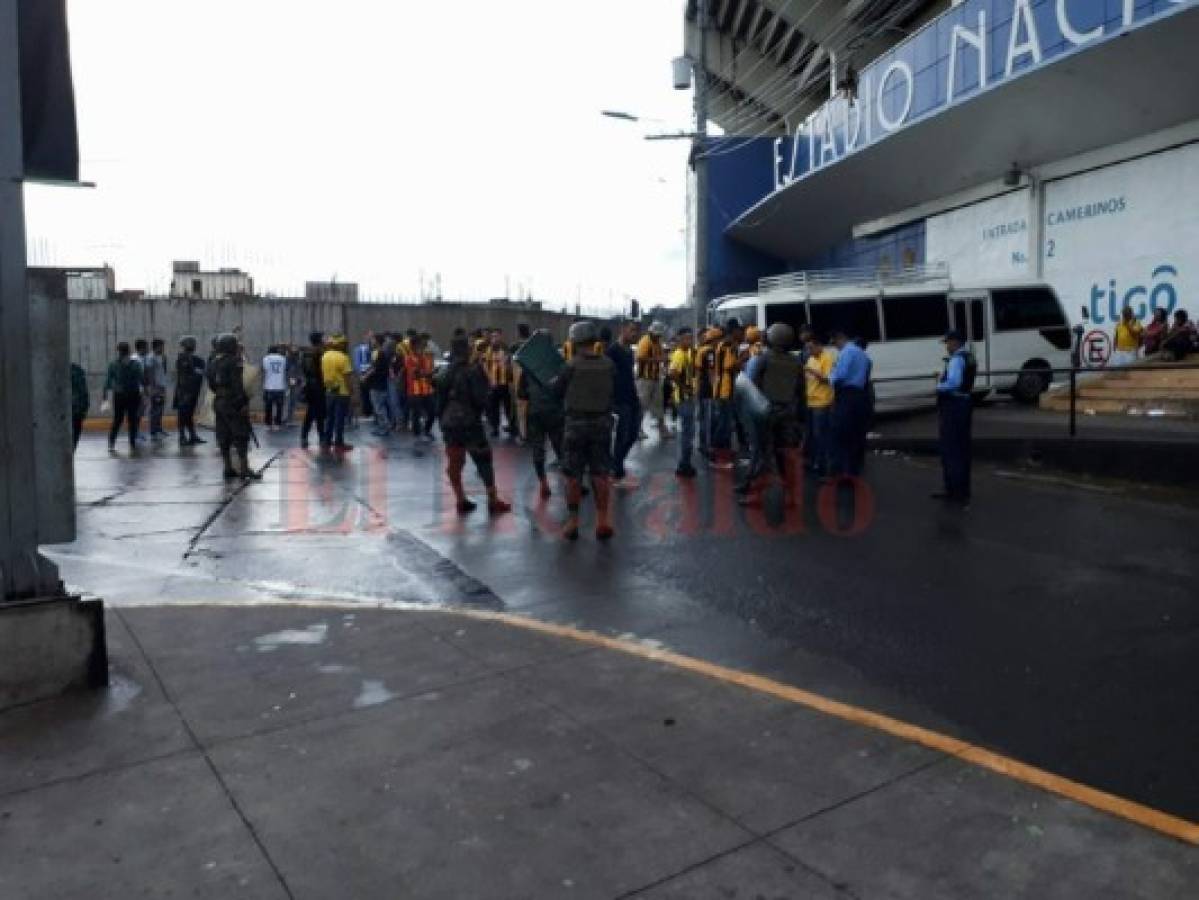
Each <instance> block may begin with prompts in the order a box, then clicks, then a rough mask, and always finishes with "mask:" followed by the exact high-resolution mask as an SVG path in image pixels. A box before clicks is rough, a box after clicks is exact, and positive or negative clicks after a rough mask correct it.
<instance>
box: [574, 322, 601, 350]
mask: <svg viewBox="0 0 1199 900" xmlns="http://www.w3.org/2000/svg"><path fill="white" fill-rule="evenodd" d="M598 340H599V332H598V331H596V328H595V323H594V322H575V323H574V324H573V325H571V326H570V342H571V343H572V344H574V345H575V346H579V345H582V344H594V343H595V342H596V341H598Z"/></svg>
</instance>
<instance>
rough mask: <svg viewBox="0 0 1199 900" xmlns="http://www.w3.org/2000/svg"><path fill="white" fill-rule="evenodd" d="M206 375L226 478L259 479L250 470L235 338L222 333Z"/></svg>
mask: <svg viewBox="0 0 1199 900" xmlns="http://www.w3.org/2000/svg"><path fill="white" fill-rule="evenodd" d="M207 374H208V388H209V390H211V391H212V394H213V411H214V413H215V415H216V439H217V446H219V447H220V449H221V458H222V459H223V460H224V461H225V477H226V478H244V479H252V480H255V481H256V480H258V479H259V478H261V477H262V476H261V475H259V474H258V473H257V472H255V471H254V470H253V469H252V468H250V397H249V395H248V394H246V387H245V384H244V382H243V381H242V357H241V348H240V347H239V346H238V343H237V336H236V335H233V334H222V335H221V336H220V337H219V338H217V341H216V353H215V355H214V356H213V357H212V359H211V361H210V363H209V365H208V373H207ZM234 450H236V451H237V457H238V459H237V462H238V465H237V466H236V467H235V466H234V465H233V457H232V451H234Z"/></svg>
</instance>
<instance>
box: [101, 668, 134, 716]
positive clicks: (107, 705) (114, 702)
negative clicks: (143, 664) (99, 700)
mask: <svg viewBox="0 0 1199 900" xmlns="http://www.w3.org/2000/svg"><path fill="white" fill-rule="evenodd" d="M141 692H142V686H141V685H140V684H138V683H137V682H136V681H134V680H132V679H130V678H126V677H125V676H124V675H117V674H116V673H112V674H110V675H109V677H108V690H107V691H105V692H104V706H103V709H102V712H103V714H104V715H106V716H117V715H120V714H121V713H123V712H124V711H125V710H127V709H128V708H129V707H130V706H131V705H132V704H133V701H134V700H136V699H137V697H138V695H139V694H141Z"/></svg>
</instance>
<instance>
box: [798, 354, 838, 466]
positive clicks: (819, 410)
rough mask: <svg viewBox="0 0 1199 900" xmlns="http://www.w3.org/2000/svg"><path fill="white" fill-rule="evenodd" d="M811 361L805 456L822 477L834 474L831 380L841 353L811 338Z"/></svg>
mask: <svg viewBox="0 0 1199 900" xmlns="http://www.w3.org/2000/svg"><path fill="white" fill-rule="evenodd" d="M807 350H808V361H807V363H805V364H804V381H805V384H806V396H807V401H808V435H807V441H806V442H805V447H804V449H805V451H806V452H805V455H806V456H807V458H808V466H809V467H810V468H811V469H812V470H813V471H814V472H817V473H819V474H821V475H826V474H828V473H829V472H830V471H831V466H832V450H833V443H832V429H833V386H832V384H830V383H829V376H830V374H831V373H832V371H833V366H834V365H835V364H836V362H837V351H836V350H834V349H833V348H832V347H826V346H825V345H824V340H823V339H822V338H821V337H820V335H818V334H815V333H813V334H811V335H809V337H808V346H807Z"/></svg>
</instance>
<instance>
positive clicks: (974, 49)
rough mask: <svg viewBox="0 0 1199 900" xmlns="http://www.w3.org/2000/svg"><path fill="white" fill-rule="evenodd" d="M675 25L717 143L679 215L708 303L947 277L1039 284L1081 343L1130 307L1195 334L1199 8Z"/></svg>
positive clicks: (857, 6)
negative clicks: (700, 211) (764, 288)
mask: <svg viewBox="0 0 1199 900" xmlns="http://www.w3.org/2000/svg"><path fill="white" fill-rule="evenodd" d="M684 16H685V31H686V46H687V54H688V56H689V57H690V58H691V59H692V60H693V61H694V62H695V68H696V70H697V72H698V73H699V74H700V77H701V78H703V81H702V82H701V83H702V84H704V85H706V93H707V112H708V115H709V116H710V120H711V122H712V123H714V124H715V125H717V126H719V127H720V128H721V129H722V130H723V132H724V136H722V137H712V138H709V139H708V140H707V142H706V143H705V144H704V145H703V149H702V155H703V160H704V162H705V163H706V165H707V173H706V174H707V185H706V188H705V189H704V190H703V191H702V192H700V193H699V195H698V196H696V194H694V193H693V203H695V202H702V203H703V204H704V212H705V213H706V214H705V215H703V216H696V215H693V216H692V217H691V218H692V222H700V223H705V222H706V228H705V233H706V236H707V240H706V241H700V242H695V241H694V237H695V236H694V235H693V236H692V237H693V242H692V247H693V248H697V247H698V248H700V249H701V250H702V249H704V248H705V247H706V252H705V253H704V258H705V260H706V262H707V289H706V292H704V293H705V296H704V297H703V299H704V300H713V299H716V298H719V297H721V296H723V295H728V294H735V293H741V292H753V291H754V290H756V288H757V284H758V280H759V279H760V278H763V277H766V276H774V275H780V274H785V273H789V272H797V271H803V270H812V269H831V268H862V269H873V270H879V271H884V272H885V271H894V270H896V269H899V268H902V267H909V266H921V265H925V264H934V263H944V264H946V265H947V266H948V270H949V273H950V277H951V279H952V280H953V281H954V282H969V283H974V284H977V283H980V282H989V281H995V282H1004V281H1007V282H1011V281H1014V280H1023V281H1030V280H1032V281H1044V282H1046V283H1048V284H1050V285H1052V286H1053V287H1054V288H1055V289H1056V291H1057V293H1058V295H1059V296H1060V297H1061V299H1062V302H1063V304H1064V306H1065V308H1066V310H1067V313H1068V315H1069V316H1070V317H1071V318H1072V320H1073V321H1074V322H1078V321H1081V320H1083V319H1084V315H1083V312H1082V310H1083V309H1084V308H1085V309H1086V311H1087V312H1086V316H1085V318H1086V319H1088V320H1089V322H1090V323H1091V324H1092V325H1093V326H1096V327H1102V326H1105V325H1107V326H1109V327H1110V323H1111V322H1112V321H1113V319H1114V318H1115V317H1117V316H1118V315H1119V311H1120V309H1121V308H1122V307H1123V306H1125V305H1128V306H1131V307H1132V308H1133V310H1134V311H1135V313H1136V314H1137V315H1138V316H1140V317H1141V318H1142V319H1148V318H1149V316H1150V315H1151V310H1152V309H1153V308H1154V307H1165V308H1166V309H1174V308H1177V307H1183V308H1185V307H1186V306H1187V305H1188V304H1189V305H1190V306H1191V307H1192V309H1191V310H1190V312H1192V313H1199V308H1197V307H1199V295H1197V294H1196V292H1197V291H1199V91H1196V90H1195V85H1197V84H1199V53H1196V52H1195V47H1199V0H959V2H954V3H949V2H935V3H930V2H919V0H850V2H832V0H705V2H704V3H700V2H697V0H690V2H688V3H687V4H686V7H685V13H684ZM701 49H702V54H701ZM698 152H699V151H698V148H697V153H698ZM695 155H696V154H693V159H694V158H695ZM693 212H694V210H693ZM694 262H695V259H694V250H693V258H692V264H693V266H694Z"/></svg>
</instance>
